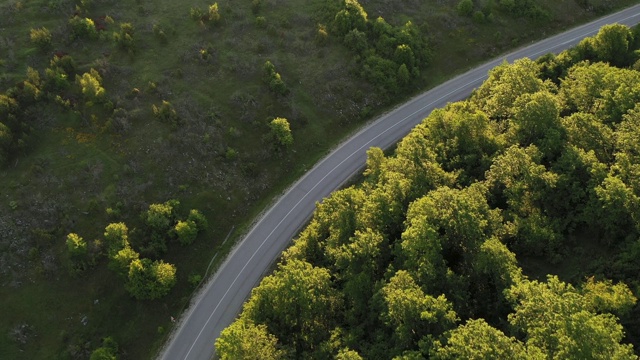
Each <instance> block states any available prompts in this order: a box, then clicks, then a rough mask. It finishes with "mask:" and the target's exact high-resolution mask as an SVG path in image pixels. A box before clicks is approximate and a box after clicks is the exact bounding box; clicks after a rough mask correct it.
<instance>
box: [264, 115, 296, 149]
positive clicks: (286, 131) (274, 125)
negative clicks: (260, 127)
mask: <svg viewBox="0 0 640 360" xmlns="http://www.w3.org/2000/svg"><path fill="white" fill-rule="evenodd" d="M269 127H270V128H271V136H272V137H273V139H274V140H275V141H276V143H277V144H278V145H280V146H283V147H289V146H291V144H293V135H291V128H290V127H289V121H287V119H285V118H275V119H273V120H272V121H271V123H270V124H269Z"/></svg>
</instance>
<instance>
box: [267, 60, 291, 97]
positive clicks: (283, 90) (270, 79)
mask: <svg viewBox="0 0 640 360" xmlns="http://www.w3.org/2000/svg"><path fill="white" fill-rule="evenodd" d="M263 71H264V75H263V80H264V82H265V83H267V85H269V89H271V91H273V92H274V93H276V94H278V95H286V94H287V93H288V92H289V89H288V88H287V86H286V85H285V83H284V81H282V77H281V76H280V74H279V73H278V72H276V67H275V66H274V65H273V63H271V61H269V60H267V61H266V62H265V63H264V66H263Z"/></svg>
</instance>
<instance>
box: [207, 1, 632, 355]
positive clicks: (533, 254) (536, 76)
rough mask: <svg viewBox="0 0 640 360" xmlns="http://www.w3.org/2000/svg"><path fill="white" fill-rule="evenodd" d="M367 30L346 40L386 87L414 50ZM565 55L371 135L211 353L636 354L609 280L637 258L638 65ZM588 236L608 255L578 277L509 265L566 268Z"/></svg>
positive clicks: (628, 314)
mask: <svg viewBox="0 0 640 360" xmlns="http://www.w3.org/2000/svg"><path fill="white" fill-rule="evenodd" d="M500 4H501V6H503V7H505V6H508V7H509V9H511V10H513V11H516V9H517V8H518V7H521V6H525V7H526V6H535V4H532V3H530V2H526V1H524V2H521V1H511V2H509V1H501V2H500ZM352 5H353V4H352ZM511 6H513V8H511ZM347 13H348V12H347ZM347 13H344V14H343V15H341V16H346V15H347ZM360 18H362V17H360ZM339 19H341V18H338V19H337V20H339ZM365 19H366V18H365ZM367 23H368V22H367ZM366 31H370V33H366ZM366 31H365V30H362V29H356V28H352V29H350V30H349V31H346V32H344V35H345V36H344V38H343V40H344V41H345V44H347V45H348V46H349V47H351V48H352V49H353V50H354V51H362V53H363V54H366V57H364V58H362V59H361V61H362V71H363V75H364V77H366V78H369V79H374V80H375V82H376V83H377V84H382V85H381V86H383V87H384V88H385V89H387V91H393V89H394V88H396V89H397V87H398V86H399V85H401V84H403V83H405V82H406V81H407V80H406V78H407V76H408V74H409V73H411V70H410V68H411V67H412V66H414V65H415V63H417V62H419V58H420V57H419V56H418V55H417V54H416V52H415V51H414V48H413V47H412V46H410V45H409V44H408V43H405V42H402V43H401V44H396V43H395V41H396V40H393V39H394V38H395V36H396V35H398V34H397V33H396V34H394V33H393V27H391V26H390V25H388V24H386V23H385V22H384V21H383V20H381V19H379V20H378V21H376V22H374V23H373V24H372V25H371V28H370V29H369V30H366ZM616 31H618V30H616ZM617 33H624V31H619V32H616V34H617ZM363 34H367V36H366V37H365V36H364V35H363ZM371 34H374V36H375V37H377V38H378V39H381V42H382V43H385V42H387V43H388V44H392V43H394V44H395V45H394V47H393V50H392V51H389V52H385V51H386V50H384V49H389V48H388V47H387V46H386V45H385V46H381V47H380V43H381V42H373V41H371V40H372V38H373V37H372V35H371ZM391 35H393V36H391ZM618 40H619V37H616V36H613V37H611V38H609V37H603V38H602V39H600V40H598V41H603V42H604V43H615V42H616V41H618ZM364 41H367V42H364ZM402 44H407V45H408V46H406V47H405V46H402ZM365 47H367V49H366V50H358V49H362V48H365ZM605 48H606V46H605ZM576 51H577V50H572V51H569V52H566V53H563V54H560V55H558V56H548V57H546V58H545V59H544V60H541V61H539V62H533V61H530V60H527V59H523V60H519V61H516V62H515V63H514V64H507V63H504V64H502V65H500V66H498V67H497V68H495V69H494V70H492V71H491V73H490V75H489V79H488V80H487V81H486V82H485V83H484V84H483V85H481V86H480V87H479V88H478V90H477V91H476V92H475V93H474V94H473V96H472V97H471V99H469V100H467V101H463V102H459V103H454V104H449V105H447V106H446V107H445V108H444V109H438V110H435V111H433V112H432V113H431V114H430V115H429V116H428V117H427V118H426V119H424V121H423V122H422V123H421V124H420V125H418V126H417V127H416V128H415V129H414V130H413V131H412V132H411V133H410V134H409V135H407V137H405V138H404V139H403V140H402V141H401V142H400V143H399V144H398V146H397V148H396V149H395V152H394V154H393V155H392V156H388V157H387V156H385V155H384V153H383V152H382V150H380V149H376V148H373V149H370V150H369V152H368V154H367V155H368V156H367V167H366V170H365V172H364V180H363V182H362V183H361V184H359V185H356V186H351V187H348V188H346V189H343V190H340V191H337V192H335V193H334V194H332V195H331V196H330V197H329V198H327V199H325V200H323V201H322V203H319V204H318V207H317V210H316V212H315V214H314V217H313V219H312V220H311V222H310V223H309V225H308V226H307V228H306V229H305V230H303V231H302V232H301V234H300V235H299V237H298V239H297V240H296V241H295V244H294V245H293V246H292V247H291V248H289V249H288V250H287V251H286V252H285V253H284V255H283V262H282V263H281V264H279V266H278V269H277V270H276V272H275V273H274V274H273V275H272V276H269V277H267V278H265V280H264V281H263V282H262V284H261V285H260V286H258V287H257V288H256V289H255V290H254V292H253V294H252V297H251V298H250V299H249V302H248V303H247V304H246V306H245V308H244V311H243V313H242V314H241V316H240V318H239V320H237V321H236V322H235V323H234V324H233V325H232V326H231V327H230V328H229V330H228V331H226V333H225V334H224V336H223V338H221V340H220V341H219V344H218V345H217V349H218V354H219V355H220V356H221V357H223V358H233V357H236V358H243V357H246V356H247V355H246V354H249V353H250V351H251V350H250V349H251V345H249V344H248V340H247V339H248V337H249V336H255V337H256V338H259V339H260V341H259V344H257V345H256V351H264V352H265V353H267V354H272V355H269V356H270V358H277V357H278V356H287V357H291V358H338V359H342V358H346V359H350V358H353V359H358V358H384V359H387V358H388V359H422V358H436V359H459V358H472V359H484V358H513V359H531V358H540V359H542V358H585V359H586V358H622V359H633V358H635V357H634V355H633V347H632V345H631V344H627V343H626V342H628V339H627V338H624V337H623V335H624V331H625V329H624V328H623V326H622V325H621V324H624V325H625V326H629V327H628V329H627V330H626V331H629V333H632V335H633V336H631V337H629V339H634V338H636V337H635V336H637V321H635V322H634V320H633V316H634V315H636V314H637V313H638V311H637V306H636V305H635V304H636V298H635V295H637V294H634V293H632V291H631V290H630V288H629V287H628V286H627V285H626V284H623V283H615V282H617V281H620V280H624V281H626V282H628V283H629V284H631V285H632V286H633V287H632V288H633V289H636V290H637V286H638V281H637V273H638V271H640V262H638V261H637V259H638V256H640V255H639V254H640V250H639V249H640V245H638V244H639V243H638V240H637V239H638V234H640V216H639V215H638V214H640V182H639V181H638V179H640V165H639V162H640V145H638V144H640V135H638V134H640V115H639V114H640V106H638V105H637V103H638V102H639V101H640V98H638V97H637V96H638V95H637V91H636V89H638V88H640V75H638V72H636V71H634V70H629V69H622V68H617V67H614V66H612V65H608V64H604V63H590V62H581V60H583V59H581V58H580V56H582V55H580V54H579V53H578V52H576ZM621 51H622V52H628V51H629V50H628V47H627V50H624V49H623V50H621ZM386 56H389V57H386ZM576 59H580V60H576ZM399 63H401V65H398V64H399ZM269 69H271V70H272V71H275V70H273V68H272V65H271V66H270V67H269ZM401 79H402V80H401ZM549 80H552V81H549ZM585 234H588V236H590V237H591V238H593V239H594V240H593V241H592V243H593V244H592V246H594V247H597V248H596V250H594V251H595V252H598V251H602V252H603V253H606V254H607V258H606V260H603V261H602V263H599V262H596V263H595V264H587V265H586V266H585V268H581V269H579V270H576V272H578V273H579V275H576V277H575V278H574V280H575V282H576V283H577V284H580V285H575V286H574V285H571V284H569V283H566V282H562V281H560V280H559V279H558V277H556V276H552V275H549V276H548V277H547V280H546V281H534V280H530V279H529V277H528V276H533V275H531V274H530V273H529V270H530V268H529V267H526V266H525V267H524V270H523V268H521V267H520V264H521V263H519V260H520V261H522V259H524V260H525V261H522V264H527V262H532V261H545V262H546V263H552V264H556V263H558V264H560V266H559V267H562V266H565V265H564V263H565V262H568V261H571V260H572V259H568V258H569V257H572V256H573V255H567V254H570V252H571V251H574V249H576V248H577V249H579V248H580V247H577V245H582V243H581V242H585V243H586V242H587V241H588V240H585V239H584V238H585ZM577 242H578V243H579V244H576V243H577ZM585 246H586V245H585ZM589 266H591V267H592V268H597V270H590V269H589ZM553 268H555V266H554V267H553ZM605 276H608V277H612V278H613V281H611V280H602V279H603V278H604V277H605ZM585 279H586V280H585ZM596 279H599V281H596ZM311 289H313V290H311ZM272 304H278V306H276V307H274V306H272ZM310 324H313V325H310ZM276 350H282V351H283V353H278V354H276V355H277V356H276V355H273V354H275V353H274V351H276Z"/></svg>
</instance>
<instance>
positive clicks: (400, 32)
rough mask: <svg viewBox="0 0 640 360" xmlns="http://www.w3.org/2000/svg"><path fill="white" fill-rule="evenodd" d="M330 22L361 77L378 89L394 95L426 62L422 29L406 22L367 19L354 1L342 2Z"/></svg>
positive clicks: (418, 74)
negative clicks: (400, 24)
mask: <svg viewBox="0 0 640 360" xmlns="http://www.w3.org/2000/svg"><path fill="white" fill-rule="evenodd" d="M339 8H340V10H339V11H338V12H337V14H336V15H335V18H334V20H333V29H334V32H335V34H336V35H337V36H338V37H340V38H341V39H342V41H343V43H344V44H345V45H346V46H347V47H348V48H349V49H350V50H352V51H353V52H354V53H355V54H356V60H357V61H358V63H359V64H360V69H361V70H360V71H361V75H362V77H364V78H365V79H367V80H368V81H370V82H371V83H373V84H375V85H377V86H378V87H379V89H380V90H383V91H385V92H389V93H397V92H398V91H400V89H402V88H403V87H405V86H406V85H408V84H409V83H410V81H411V80H412V79H414V78H417V77H418V76H420V69H421V68H424V67H425V66H426V65H427V63H428V62H429V58H430V49H429V47H428V44H427V41H426V37H425V35H424V34H423V32H422V30H421V29H419V28H418V27H417V26H416V25H414V24H413V23H412V22H411V21H407V22H406V23H405V24H404V25H403V26H392V25H390V24H389V23H387V22H386V21H385V20H384V19H383V18H382V17H378V18H377V19H375V20H369V18H368V15H367V13H366V11H365V10H364V8H363V7H362V5H360V3H359V2H358V0H344V2H343V4H342V6H340V7H339Z"/></svg>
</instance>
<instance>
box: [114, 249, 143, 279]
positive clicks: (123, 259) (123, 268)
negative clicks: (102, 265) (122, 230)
mask: <svg viewBox="0 0 640 360" xmlns="http://www.w3.org/2000/svg"><path fill="white" fill-rule="evenodd" d="M139 258H140V254H138V253H137V252H136V251H135V250H133V249H132V248H131V246H130V245H129V244H127V245H125V247H124V248H122V249H121V250H119V251H118V252H117V253H115V254H114V255H113V256H111V258H110V259H109V267H110V268H111V270H113V271H115V272H116V273H118V274H119V275H121V276H124V277H126V276H127V274H128V272H129V267H130V265H131V262H133V261H134V260H138V259H139Z"/></svg>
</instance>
